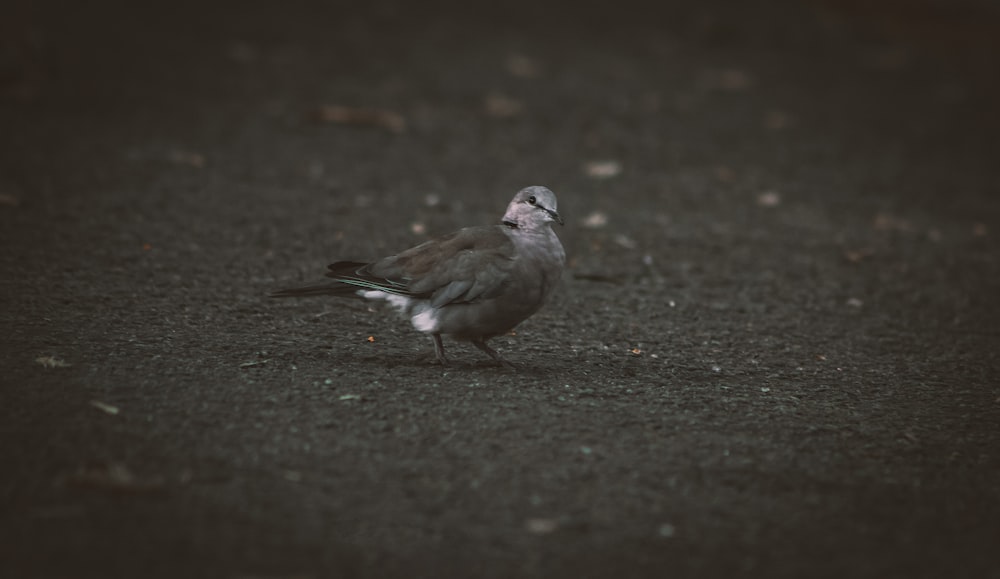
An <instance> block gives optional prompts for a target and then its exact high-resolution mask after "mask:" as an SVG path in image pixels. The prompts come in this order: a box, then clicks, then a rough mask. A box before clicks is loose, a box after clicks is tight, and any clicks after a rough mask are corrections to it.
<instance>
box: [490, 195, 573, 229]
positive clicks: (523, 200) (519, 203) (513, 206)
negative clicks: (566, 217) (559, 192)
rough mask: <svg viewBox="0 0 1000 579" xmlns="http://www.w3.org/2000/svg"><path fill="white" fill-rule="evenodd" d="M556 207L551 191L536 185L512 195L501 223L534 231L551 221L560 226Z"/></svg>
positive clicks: (561, 222) (560, 222)
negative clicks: (512, 197)
mask: <svg viewBox="0 0 1000 579" xmlns="http://www.w3.org/2000/svg"><path fill="white" fill-rule="evenodd" d="M556 206H557V202H556V194H555V193H553V192H552V191H549V190H548V189H547V188H545V187H541V186H538V185H536V186H534V187H527V188H525V189H521V190H520V191H518V192H517V195H514V199H512V200H511V202H510V205H508V206H507V212H506V213H504V215H503V223H504V225H506V226H507V227H516V228H518V229H535V228H538V227H541V226H543V225H545V224H546V223H551V222H553V221H555V222H556V223H558V224H559V225H562V224H563V220H562V217H559V213H558V212H556Z"/></svg>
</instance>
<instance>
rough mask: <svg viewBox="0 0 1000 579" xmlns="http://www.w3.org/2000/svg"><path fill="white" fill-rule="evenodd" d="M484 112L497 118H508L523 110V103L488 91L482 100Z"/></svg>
mask: <svg viewBox="0 0 1000 579" xmlns="http://www.w3.org/2000/svg"><path fill="white" fill-rule="evenodd" d="M484 108H485V109H486V114H487V115H489V116H491V117H496V118H498V119H509V118H512V117H516V116H518V115H520V114H521V113H522V112H524V104H523V103H522V102H521V101H519V100H516V99H512V98H510V97H507V96H504V95H502V94H497V93H490V94H489V95H487V96H486V100H485V102H484Z"/></svg>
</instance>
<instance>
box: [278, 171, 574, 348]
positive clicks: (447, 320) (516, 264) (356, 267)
mask: <svg viewBox="0 0 1000 579" xmlns="http://www.w3.org/2000/svg"><path fill="white" fill-rule="evenodd" d="M556 206H557V203H556V196H555V194H554V193H552V191H549V190H548V189H546V188H545V187H538V186H535V187H528V188H526V189H522V190H521V191H519V192H518V193H517V195H515V196H514V199H513V200H511V202H510V204H509V205H508V206H507V211H506V213H504V216H503V219H502V220H501V223H500V224H498V225H488V226H480V227H467V228H465V229H460V230H458V231H456V232H454V233H451V234H449V235H445V236H443V237H439V238H437V239H433V240H431V241H428V242H426V243H422V244H420V245H418V246H416V247H414V248H411V249H408V250H406V251H404V252H402V253H399V254H396V255H392V256H389V257H386V258H384V259H380V260H378V261H375V262H372V263H364V262H354V261H338V262H337V263H334V264H332V265H330V266H329V270H330V271H329V272H327V274H326V276H327V277H331V278H333V281H332V282H325V283H321V284H316V285H311V286H305V287H299V288H292V289H285V290H280V291H276V292H274V293H272V294H271V296H272V297H305V296H318V295H335V296H354V295H357V296H361V297H364V298H367V299H381V300H386V301H388V302H389V303H390V304H392V305H393V306H395V307H396V308H397V309H398V310H399V311H400V312H402V313H403V314H404V315H406V316H407V317H409V318H410V321H411V322H412V323H413V326H414V327H415V328H416V329H418V330H420V331H421V332H424V333H427V334H430V335H431V336H432V337H433V338H434V350H435V353H436V355H437V359H438V360H439V361H440V362H441V363H442V364H447V363H448V359H447V358H446V357H445V353H444V345H443V343H442V342H441V336H442V335H445V334H447V335H450V336H452V337H454V338H455V339H458V340H464V341H469V342H472V343H473V344H474V345H475V346H476V347H478V348H479V349H480V350H482V351H483V352H486V353H487V354H489V356H490V357H491V358H493V359H494V360H496V361H497V362H499V363H507V362H506V360H504V359H503V358H502V357H501V356H500V354H499V353H497V352H496V350H494V349H493V348H491V347H490V346H488V345H487V344H486V341H487V340H489V339H490V338H493V337H494V336H498V335H500V334H504V333H507V332H509V331H510V330H512V329H513V328H514V327H515V326H517V325H518V324H519V323H521V322H523V321H524V320H525V319H527V318H528V317H529V316H531V315H532V314H534V313H535V312H536V311H538V309H539V308H540V307H541V306H542V304H544V303H545V301H546V299H547V298H548V297H549V295H550V294H551V293H552V290H553V289H554V288H555V286H556V284H557V282H558V281H559V279H560V277H561V276H562V270H563V266H564V265H565V263H566V254H565V252H564V251H563V247H562V244H561V243H559V238H558V237H556V234H555V232H554V231H552V227H551V224H552V222H553V221H555V222H557V223H559V224H560V225H562V223H563V220H562V218H561V217H559V213H558V212H557V210H556V208H557V207H556Z"/></svg>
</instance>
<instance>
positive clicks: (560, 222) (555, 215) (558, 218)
mask: <svg viewBox="0 0 1000 579" xmlns="http://www.w3.org/2000/svg"><path fill="white" fill-rule="evenodd" d="M545 212H546V213H548V214H549V215H551V216H552V219H555V220H556V223H558V224H559V225H566V224H565V223H564V222H563V218H562V217H560V216H559V214H558V213H556V212H555V211H553V210H551V209H546V210H545Z"/></svg>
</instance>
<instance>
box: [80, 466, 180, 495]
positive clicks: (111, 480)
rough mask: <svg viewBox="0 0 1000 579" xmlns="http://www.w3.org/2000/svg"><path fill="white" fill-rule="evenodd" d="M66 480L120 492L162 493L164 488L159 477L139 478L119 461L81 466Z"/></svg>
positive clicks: (87, 486) (81, 485) (84, 485)
mask: <svg viewBox="0 0 1000 579" xmlns="http://www.w3.org/2000/svg"><path fill="white" fill-rule="evenodd" d="M66 482H67V483H68V484H70V485H72V486H76V487H82V488H92V489H99V490H104V491H109V492H113V493H122V494H150V493H162V492H165V490H166V489H165V488H164V484H163V481H162V480H161V479H159V478H149V479H141V478H139V477H138V476H136V475H135V474H134V473H133V472H132V471H131V470H129V468H128V467H127V466H125V465H124V464H121V463H111V464H102V465H97V466H92V467H87V468H81V469H80V470H78V471H77V472H75V473H74V474H72V475H71V476H70V477H69V478H68V479H67V481H66Z"/></svg>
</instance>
